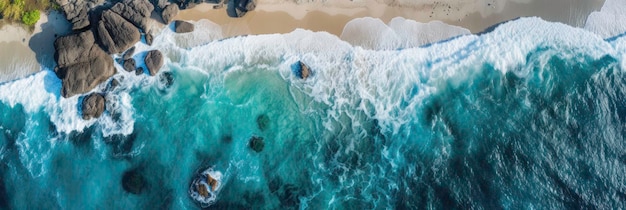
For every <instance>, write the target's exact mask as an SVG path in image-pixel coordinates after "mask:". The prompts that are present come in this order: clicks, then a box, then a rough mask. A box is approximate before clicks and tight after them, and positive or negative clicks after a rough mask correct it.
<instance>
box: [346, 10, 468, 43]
mask: <svg viewBox="0 0 626 210" xmlns="http://www.w3.org/2000/svg"><path fill="white" fill-rule="evenodd" d="M467 34H470V31H469V30H467V29H465V28H462V27H458V26H452V25H448V24H445V23H443V22H441V21H432V22H429V23H419V22H416V21H413V20H407V19H405V18H402V17H396V18H394V19H392V20H391V21H390V22H389V24H388V25H386V24H385V23H383V22H382V21H381V20H380V19H378V18H370V17H367V18H357V19H353V20H351V21H350V22H348V23H347V24H346V26H345V27H344V29H343V32H342V33H341V36H340V38H341V39H342V40H344V41H347V42H348V43H350V44H352V45H355V46H360V47H363V48H365V49H373V50H395V49H406V48H412V47H419V46H422V45H425V44H429V43H434V42H438V41H442V40H445V39H449V38H452V37H456V36H460V35H467Z"/></svg>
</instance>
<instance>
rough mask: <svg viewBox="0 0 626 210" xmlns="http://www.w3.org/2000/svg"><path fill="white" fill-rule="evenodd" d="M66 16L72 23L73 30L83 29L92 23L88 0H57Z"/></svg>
mask: <svg viewBox="0 0 626 210" xmlns="http://www.w3.org/2000/svg"><path fill="white" fill-rule="evenodd" d="M56 3H57V4H58V5H59V6H60V9H61V10H62V11H63V13H64V14H65V18H66V19H67V21H69V22H70V23H71V24H72V30H81V29H84V28H86V27H87V26H89V25H90V22H89V7H88V5H87V2H86V1H78V0H56Z"/></svg>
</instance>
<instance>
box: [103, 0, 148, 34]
mask: <svg viewBox="0 0 626 210" xmlns="http://www.w3.org/2000/svg"><path fill="white" fill-rule="evenodd" d="M153 10H154V6H152V4H151V3H150V2H149V1H147V0H125V1H123V2H118V3H117V4H115V5H113V7H111V11H113V12H114V13H117V14H118V15H120V16H121V17H123V18H124V19H126V20H127V21H128V22H130V23H132V24H133V25H135V26H136V27H137V28H139V29H141V30H143V31H146V30H147V29H148V21H149V19H150V15H151V14H152V11H153Z"/></svg>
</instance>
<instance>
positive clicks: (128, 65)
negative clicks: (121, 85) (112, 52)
mask: <svg viewBox="0 0 626 210" xmlns="http://www.w3.org/2000/svg"><path fill="white" fill-rule="evenodd" d="M136 69H137V67H135V59H132V58H131V59H127V60H124V70H126V71H127V72H132V71H135V70H136Z"/></svg>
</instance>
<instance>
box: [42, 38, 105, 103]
mask: <svg viewBox="0 0 626 210" xmlns="http://www.w3.org/2000/svg"><path fill="white" fill-rule="evenodd" d="M54 47H55V49H56V53H55V59H56V61H57V64H58V66H57V67H56V68H55V73H56V74H57V76H58V77H59V79H61V81H62V88H61V95H62V96H63V97H66V98H67V97H72V96H74V95H76V94H81V93H85V92H87V91H89V90H91V89H93V88H95V87H96V86H97V85H98V84H100V83H101V82H104V81H106V80H107V79H108V78H109V77H111V76H113V74H115V68H114V66H113V59H112V58H111V56H109V55H107V54H106V53H105V52H104V51H102V49H101V48H100V47H99V46H98V45H97V44H95V41H94V36H93V34H92V32H91V31H85V32H82V33H79V34H74V35H69V36H64V37H60V38H58V39H57V40H56V41H55V42H54Z"/></svg>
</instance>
